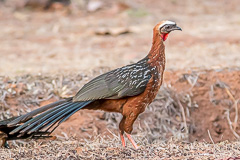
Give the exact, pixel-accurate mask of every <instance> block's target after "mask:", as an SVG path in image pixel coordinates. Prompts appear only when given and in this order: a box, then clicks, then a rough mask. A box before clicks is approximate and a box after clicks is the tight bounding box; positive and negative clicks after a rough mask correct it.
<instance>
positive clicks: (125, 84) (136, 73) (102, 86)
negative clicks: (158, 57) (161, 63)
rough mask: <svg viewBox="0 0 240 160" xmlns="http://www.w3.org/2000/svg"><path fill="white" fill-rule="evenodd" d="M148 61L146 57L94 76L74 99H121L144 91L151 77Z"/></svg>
mask: <svg viewBox="0 0 240 160" xmlns="http://www.w3.org/2000/svg"><path fill="white" fill-rule="evenodd" d="M146 62H147V59H146V58H145V59H143V60H141V61H139V62H137V63H135V64H131V65H128V66H125V67H122V68H118V69H115V70H113V71H110V72H107V73H105V74H102V75H100V76H98V77H96V78H94V79H93V80H91V81H90V82H88V83H87V84H85V85H84V86H83V87H82V88H81V89H80V90H79V92H78V93H77V94H76V95H75V96H74V98H73V101H88V100H96V99H119V98H123V97H127V96H135V95H138V94H140V93H142V92H143V91H144V90H145V88H146V86H147V83H148V81H149V80H150V78H151V71H150V66H149V65H148V64H147V63H146Z"/></svg>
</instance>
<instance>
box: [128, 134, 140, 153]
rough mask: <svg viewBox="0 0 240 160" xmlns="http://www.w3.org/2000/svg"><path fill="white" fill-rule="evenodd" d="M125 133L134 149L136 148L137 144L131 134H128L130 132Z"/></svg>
mask: <svg viewBox="0 0 240 160" xmlns="http://www.w3.org/2000/svg"><path fill="white" fill-rule="evenodd" d="M126 135H127V138H128V139H129V141H130V142H131V143H132V145H133V147H134V148H135V149H138V145H137V144H136V143H135V141H134V140H133V139H132V137H131V135H130V134H127V133H126Z"/></svg>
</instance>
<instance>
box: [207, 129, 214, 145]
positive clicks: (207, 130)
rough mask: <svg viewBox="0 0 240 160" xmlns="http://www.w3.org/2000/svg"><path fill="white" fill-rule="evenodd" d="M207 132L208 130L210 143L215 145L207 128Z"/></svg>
mask: <svg viewBox="0 0 240 160" xmlns="http://www.w3.org/2000/svg"><path fill="white" fill-rule="evenodd" d="M207 132H208V136H209V138H210V140H211V142H212V144H214V145H215V143H214V141H213V139H212V136H211V133H210V131H209V129H208V130H207Z"/></svg>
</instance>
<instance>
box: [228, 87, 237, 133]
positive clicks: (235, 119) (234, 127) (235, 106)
mask: <svg viewBox="0 0 240 160" xmlns="http://www.w3.org/2000/svg"><path fill="white" fill-rule="evenodd" d="M225 91H226V92H227V94H228V96H229V97H230V99H231V100H232V101H233V103H234V108H235V118H234V122H233V124H234V125H233V129H234V131H235V130H236V127H237V121H238V101H239V99H238V100H236V99H235V98H234V97H233V95H232V93H231V92H230V90H229V89H228V88H227V87H225Z"/></svg>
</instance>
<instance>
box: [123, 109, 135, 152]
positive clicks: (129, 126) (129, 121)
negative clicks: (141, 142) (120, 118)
mask: <svg viewBox="0 0 240 160" xmlns="http://www.w3.org/2000/svg"><path fill="white" fill-rule="evenodd" d="M137 116H138V114H133V113H132V114H130V116H127V117H126V118H125V121H124V122H125V123H124V125H123V128H124V131H125V133H126V136H127V138H128V139H129V141H130V142H131V143H132V145H133V147H134V148H135V149H138V146H137V144H136V143H135V141H134V140H133V138H132V137H131V135H130V134H128V133H131V132H132V130H133V123H134V121H135V120H136V119H137Z"/></svg>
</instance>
